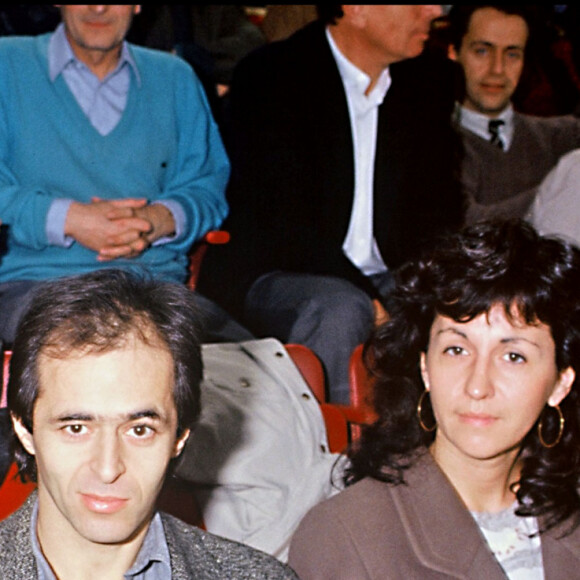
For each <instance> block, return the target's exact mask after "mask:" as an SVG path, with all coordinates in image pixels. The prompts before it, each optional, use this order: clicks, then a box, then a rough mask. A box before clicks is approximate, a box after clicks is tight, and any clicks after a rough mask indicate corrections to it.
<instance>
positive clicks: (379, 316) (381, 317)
mask: <svg viewBox="0 0 580 580" xmlns="http://www.w3.org/2000/svg"><path fill="white" fill-rule="evenodd" d="M373 310H374V311H375V326H380V325H381V324H384V323H385V322H387V321H388V320H389V313H388V312H387V311H386V310H385V307H384V306H383V305H382V304H381V303H380V302H379V301H378V300H377V299H376V298H375V299H374V300H373Z"/></svg>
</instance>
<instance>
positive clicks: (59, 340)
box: [8, 269, 203, 481]
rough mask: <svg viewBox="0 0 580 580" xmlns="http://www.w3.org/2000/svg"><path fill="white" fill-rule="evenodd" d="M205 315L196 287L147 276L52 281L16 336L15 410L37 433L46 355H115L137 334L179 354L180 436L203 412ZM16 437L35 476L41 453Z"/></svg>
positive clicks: (25, 471) (22, 466) (26, 473)
mask: <svg viewBox="0 0 580 580" xmlns="http://www.w3.org/2000/svg"><path fill="white" fill-rule="evenodd" d="M198 319H199V312H198V309H197V306H196V303H195V295H194V293H193V292H191V290H189V289H188V288H187V287H186V286H184V285H180V284H173V283H168V282H160V281H156V280H154V279H153V278H152V277H150V276H147V275H145V274H143V275H137V274H133V273H130V272H127V271H123V270H116V269H104V270H98V271H96V272H92V273H90V274H83V275H80V276H71V277H67V278H60V279H57V280H54V281H50V282H46V283H44V284H42V285H41V286H39V288H38V290H37V291H36V292H35V295H34V298H33V300H32V302H31V304H30V307H29V308H28V310H27V311H26V314H25V315H24V316H23V318H22V321H21V323H20V325H19V328H18V332H17V334H16V339H15V341H14V345H13V354H12V358H11V361H10V378H9V383H8V408H9V409H10V411H11V413H12V414H13V415H14V416H15V417H16V418H18V419H20V420H21V421H22V424H23V425H24V426H25V427H26V428H27V429H28V431H29V432H30V433H32V432H33V429H34V425H33V421H32V418H33V412H34V405H35V403H36V400H37V398H38V396H39V389H40V388H41V385H40V384H39V367H38V364H39V358H40V356H41V355H42V356H46V357H52V358H57V359H66V358H67V357H68V356H70V353H71V352H76V353H83V354H84V353H101V352H110V351H113V350H115V349H118V348H122V347H123V346H124V345H125V344H126V341H127V340H129V339H131V338H133V337H135V336H136V337H137V338H138V339H139V340H141V341H142V342H144V343H145V344H149V345H152V346H157V345H162V347H164V348H167V350H168V351H169V352H170V354H171V356H172V359H173V369H174V387H173V394H174V400H175V406H176V409H177V419H178V429H177V430H178V433H177V434H178V435H180V434H182V433H183V432H184V431H185V430H186V429H189V428H191V427H193V426H194V424H195V422H196V420H197V418H198V416H199V412H200V382H201V378H202V372H203V367H202V360H201V349H200V344H199V338H198V328H197V321H198ZM15 439H16V440H15V442H14V445H15V458H16V461H17V463H18V466H19V470H20V475H21V477H23V478H25V479H30V480H32V481H35V479H36V464H35V461H34V458H33V457H32V456H31V455H29V454H28V453H27V452H26V450H25V449H24V447H23V446H22V445H21V444H20V442H19V441H18V440H17V438H15Z"/></svg>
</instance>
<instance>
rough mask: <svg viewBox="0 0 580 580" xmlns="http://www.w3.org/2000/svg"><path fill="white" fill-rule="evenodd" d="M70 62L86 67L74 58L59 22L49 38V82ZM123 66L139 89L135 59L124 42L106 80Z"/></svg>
mask: <svg viewBox="0 0 580 580" xmlns="http://www.w3.org/2000/svg"><path fill="white" fill-rule="evenodd" d="M71 62H77V63H80V64H81V65H82V66H85V67H86V65H85V64H84V63H82V62H81V61H79V59H78V58H77V57H76V56H75V54H74V52H73V50H72V48H71V46H70V44H69V41H68V38H67V37H66V33H65V30H64V24H63V23H62V22H61V23H60V24H59V25H58V26H57V28H56V30H55V31H54V33H53V35H52V36H51V38H50V42H49V44H48V74H49V77H50V80H51V81H52V82H54V81H55V80H56V78H57V77H58V75H60V74H62V71H63V70H64V69H65V68H66V67H67V66H68V65H69V64H70V63H71ZM125 64H127V65H128V66H129V67H130V69H131V70H132V71H133V74H134V75H135V80H136V81H137V86H139V87H140V86H141V76H140V75H139V69H138V68H137V64H136V63H135V59H134V58H133V55H132V54H131V51H130V49H129V45H128V43H127V42H126V41H124V42H123V45H122V47H121V56H120V58H119V62H118V63H117V66H116V67H115V70H114V71H112V72H111V73H109V74H108V75H107V77H106V78H109V77H110V76H111V75H113V74H115V73H116V72H117V71H118V70H119V69H121V67H123V66H125ZM87 68H88V67H87Z"/></svg>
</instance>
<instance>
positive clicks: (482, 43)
mask: <svg viewBox="0 0 580 580" xmlns="http://www.w3.org/2000/svg"><path fill="white" fill-rule="evenodd" d="M469 46H470V47H472V48H474V47H478V46H485V47H486V48H494V47H496V46H497V44H494V43H493V42H489V41H488V40H472V41H471V43H470V44H469ZM503 50H525V46H522V45H521V44H509V45H508V46H504V48H503Z"/></svg>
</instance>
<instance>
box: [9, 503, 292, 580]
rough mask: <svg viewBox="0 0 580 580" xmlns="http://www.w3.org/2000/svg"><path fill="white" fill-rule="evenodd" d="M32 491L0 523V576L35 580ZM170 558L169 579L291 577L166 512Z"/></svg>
mask: <svg viewBox="0 0 580 580" xmlns="http://www.w3.org/2000/svg"><path fill="white" fill-rule="evenodd" d="M35 500H36V493H33V494H32V495H31V497H30V498H29V499H28V500H27V501H26V503H25V504H24V505H23V506H22V507H21V508H20V509H19V510H18V511H17V512H16V513H14V514H12V515H11V516H10V517H9V518H7V519H6V520H4V521H3V522H0V578H1V579H2V580H34V579H36V578H37V577H38V576H37V572H36V562H35V560H34V555H33V553H32V546H31V543H30V518H31V515H32V508H33V506H34V502H35ZM161 518H162V520H163V528H164V530H165V536H166V538H167V544H168V546H169V554H170V556H171V578H172V580H193V579H195V580H225V579H231V580H243V579H248V580H249V579H250V578H251V579H253V580H255V579H258V578H263V579H264V580H266V579H267V580H270V579H271V580H278V579H280V580H282V579H289V580H291V579H294V580H296V575H295V574H294V573H293V572H292V570H291V569H290V568H289V567H288V566H286V565H284V564H282V563H281V562H279V561H278V560H276V559H275V558H273V557H272V556H269V555H268V554H265V553H263V552H260V551H258V550H254V549H253V548H250V547H248V546H244V545H243V544H239V543H237V542H232V541H230V540H226V539H224V538H220V537H218V536H214V535H212V534H209V533H207V532H204V531H203V530H200V529H199V528H196V527H194V526H190V525H188V524H185V523H183V522H182V521H180V520H178V519H177V518H174V517H172V516H170V515H168V514H164V513H162V514H161Z"/></svg>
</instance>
